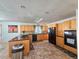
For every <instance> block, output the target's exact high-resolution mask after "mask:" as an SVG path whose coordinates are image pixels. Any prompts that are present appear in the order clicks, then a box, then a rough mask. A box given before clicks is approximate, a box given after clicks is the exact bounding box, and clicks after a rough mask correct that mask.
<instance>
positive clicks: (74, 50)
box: [64, 45, 77, 55]
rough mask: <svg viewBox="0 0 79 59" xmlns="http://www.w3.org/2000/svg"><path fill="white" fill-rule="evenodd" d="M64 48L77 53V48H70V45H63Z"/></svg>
mask: <svg viewBox="0 0 79 59" xmlns="http://www.w3.org/2000/svg"><path fill="white" fill-rule="evenodd" d="M64 49H66V50H68V51H70V52H72V53H74V54H76V55H77V49H75V48H72V47H70V46H68V45H64Z"/></svg>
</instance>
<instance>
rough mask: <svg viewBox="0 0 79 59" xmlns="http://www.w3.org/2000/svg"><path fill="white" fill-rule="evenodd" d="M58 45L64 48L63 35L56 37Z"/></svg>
mask: <svg viewBox="0 0 79 59" xmlns="http://www.w3.org/2000/svg"><path fill="white" fill-rule="evenodd" d="M56 45H58V46H60V47H62V48H64V38H63V37H56Z"/></svg>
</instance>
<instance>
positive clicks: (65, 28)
mask: <svg viewBox="0 0 79 59" xmlns="http://www.w3.org/2000/svg"><path fill="white" fill-rule="evenodd" d="M70 27H71V26H70V20H68V21H65V22H64V30H69V29H70Z"/></svg>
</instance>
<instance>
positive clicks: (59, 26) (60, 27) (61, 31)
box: [56, 22, 64, 36]
mask: <svg viewBox="0 0 79 59" xmlns="http://www.w3.org/2000/svg"><path fill="white" fill-rule="evenodd" d="M56 29H57V33H56V34H57V35H58V36H64V23H63V22H62V23H58V24H57V27H56Z"/></svg>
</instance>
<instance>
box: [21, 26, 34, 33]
mask: <svg viewBox="0 0 79 59" xmlns="http://www.w3.org/2000/svg"><path fill="white" fill-rule="evenodd" d="M23 31H25V32H33V31H34V25H20V32H23Z"/></svg>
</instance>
